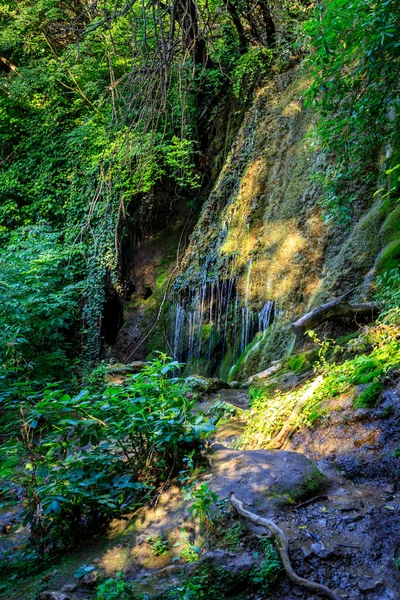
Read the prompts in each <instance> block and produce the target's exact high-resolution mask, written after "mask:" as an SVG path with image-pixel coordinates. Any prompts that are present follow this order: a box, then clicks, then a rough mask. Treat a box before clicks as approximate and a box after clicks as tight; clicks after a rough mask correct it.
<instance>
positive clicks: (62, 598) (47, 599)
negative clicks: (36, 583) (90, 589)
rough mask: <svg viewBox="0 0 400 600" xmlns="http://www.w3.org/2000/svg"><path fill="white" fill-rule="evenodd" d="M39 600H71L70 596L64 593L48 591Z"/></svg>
mask: <svg viewBox="0 0 400 600" xmlns="http://www.w3.org/2000/svg"><path fill="white" fill-rule="evenodd" d="M39 600H71V598H70V596H68V595H67V594H64V592H51V591H50V590H47V591H46V592H42V593H41V594H40V595H39Z"/></svg>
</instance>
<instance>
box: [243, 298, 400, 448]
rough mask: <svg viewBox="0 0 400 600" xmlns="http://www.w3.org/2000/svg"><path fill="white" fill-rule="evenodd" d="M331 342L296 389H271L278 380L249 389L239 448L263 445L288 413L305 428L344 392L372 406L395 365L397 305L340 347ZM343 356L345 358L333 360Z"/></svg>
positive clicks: (399, 354) (399, 336)
mask: <svg viewBox="0 0 400 600" xmlns="http://www.w3.org/2000/svg"><path fill="white" fill-rule="evenodd" d="M333 346H334V344H333V343H331V344H328V345H325V346H324V347H323V353H322V354H321V355H320V360H319V361H318V362H317V363H315V365H314V376H313V377H311V378H310V379H308V381H307V382H305V383H304V384H303V385H302V386H301V387H299V388H297V389H294V390H292V391H288V392H285V391H281V390H279V389H276V386H277V385H279V384H275V386H271V385H268V383H267V386H266V387H252V388H251V389H250V398H251V411H250V420H249V423H248V425H247V427H246V429H245V432H244V434H243V437H242V444H243V446H244V447H255V446H257V447H260V446H261V447H262V446H267V445H268V444H269V443H270V442H271V441H272V440H273V438H274V436H275V435H277V434H278V433H279V431H280V430H281V428H282V426H283V425H284V423H285V422H286V421H287V420H288V419H290V418H291V417H292V423H291V425H292V427H293V428H299V427H301V426H303V425H304V426H307V427H311V426H312V425H313V424H314V423H315V422H316V421H317V420H318V419H320V418H321V417H323V415H324V414H325V413H327V412H329V411H330V407H329V401H330V400H332V399H333V398H337V397H339V396H341V395H344V394H351V395H353V396H354V398H355V400H354V403H353V405H354V408H361V407H362V408H373V407H375V406H376V405H377V404H378V403H379V399H380V396H381V394H382V392H383V391H384V388H385V383H386V380H387V378H388V376H389V374H390V372H391V371H393V370H394V369H396V368H398V367H399V366H400V309H392V310H390V311H389V312H387V313H385V314H384V315H383V317H382V318H381V319H379V320H378V321H377V322H376V323H374V324H373V325H371V326H369V327H366V328H364V329H363V330H362V331H361V332H360V333H359V335H358V336H357V337H353V338H352V339H350V340H349V341H348V342H347V344H346V347H345V348H344V347H342V348H341V349H338V348H333ZM343 355H344V356H346V355H347V356H348V355H350V356H351V358H347V360H344V361H343V362H336V361H339V360H340V357H341V356H343ZM327 357H328V358H327ZM292 362H294V361H292ZM298 362H299V363H301V362H302V361H298ZM278 376H279V373H278ZM274 377H276V374H275V375H274ZM296 408H297V410H296V413H294V411H295V409H296Z"/></svg>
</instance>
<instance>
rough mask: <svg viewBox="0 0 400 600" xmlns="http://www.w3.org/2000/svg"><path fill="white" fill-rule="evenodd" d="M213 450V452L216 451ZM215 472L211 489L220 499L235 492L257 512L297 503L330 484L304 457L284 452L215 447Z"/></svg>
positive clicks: (213, 456) (213, 453)
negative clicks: (254, 507) (255, 508)
mask: <svg viewBox="0 0 400 600" xmlns="http://www.w3.org/2000/svg"><path fill="white" fill-rule="evenodd" d="M213 450H214V451H213ZM211 452H212V453H211V456H210V458H211V462H212V464H213V468H214V473H213V475H212V477H211V478H210V480H209V485H210V487H211V488H212V489H213V490H214V491H215V492H216V493H217V494H218V495H219V496H220V497H221V498H226V497H227V496H229V495H230V494H232V493H233V492H234V493H235V495H236V497H237V498H238V499H239V500H241V501H242V502H244V503H245V505H247V506H251V505H253V506H256V507H257V512H258V513H259V514H262V512H263V511H266V510H267V511H270V512H271V510H273V509H274V508H279V507H282V506H283V505H285V504H295V503H297V502H298V501H300V500H301V499H303V498H305V497H307V496H310V495H313V494H316V493H318V491H319V490H320V489H321V488H323V487H324V485H325V484H326V483H327V479H326V478H325V477H324V476H323V475H322V474H321V473H320V471H319V470H318V469H317V467H316V466H315V465H314V463H313V462H312V461H311V460H309V459H308V458H306V456H304V454H300V453H297V452H288V451H284V450H247V451H245V452H241V451H239V450H231V449H229V448H226V447H224V446H222V445H221V444H218V445H217V444H215V445H214V446H213V448H212V450H211Z"/></svg>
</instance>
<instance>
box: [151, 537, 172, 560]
mask: <svg viewBox="0 0 400 600" xmlns="http://www.w3.org/2000/svg"><path fill="white" fill-rule="evenodd" d="M147 541H148V542H149V543H150V545H151V553H152V554H154V556H163V555H164V554H167V552H168V547H169V543H168V540H167V539H166V538H165V537H163V536H162V535H158V536H156V537H150V538H148V540H147Z"/></svg>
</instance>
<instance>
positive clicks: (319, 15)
mask: <svg viewBox="0 0 400 600" xmlns="http://www.w3.org/2000/svg"><path fill="white" fill-rule="evenodd" d="M399 29H400V3H399V1H398V0H387V1H385V2H375V1H373V0H352V1H351V2H348V1H346V0H330V1H329V2H320V3H318V4H317V5H316V7H315V13H314V17H313V18H312V19H310V20H309V21H308V22H307V24H306V32H307V34H308V35H309V36H310V40H311V45H312V51H311V54H310V57H309V63H310V65H311V67H312V73H313V77H314V80H313V83H312V85H311V86H310V88H309V90H308V94H307V97H308V101H309V104H310V105H312V106H313V107H315V108H316V109H317V110H318V111H319V113H320V119H319V123H318V127H317V135H318V141H319V144H320V145H321V147H322V149H323V150H324V151H325V152H326V153H327V155H328V167H327V171H324V173H323V174H321V177H320V178H321V180H322V183H323V185H324V187H325V192H326V195H325V204H326V206H327V207H328V209H329V211H330V215H331V216H337V215H339V216H343V215H345V216H346V217H348V216H349V215H350V214H351V205H352V203H354V202H355V201H356V200H357V199H358V197H359V194H360V191H361V192H362V190H363V189H364V186H365V185H370V186H371V185H375V186H377V174H378V162H377V155H378V154H379V153H380V154H381V159H382V160H386V164H387V170H389V169H390V168H393V167H395V166H396V165H397V163H398V162H399V160H398V159H399V151H398V145H399V133H400V132H399V128H398V122H399V119H398V115H399V89H398V82H399V77H400V41H399V36H398V32H399ZM386 187H388V188H389V190H391V191H397V189H398V181H397V178H393V175H392V176H391V177H390V178H389V181H388V182H387V183H386V184H385V188H386ZM382 191H383V190H382Z"/></svg>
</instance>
